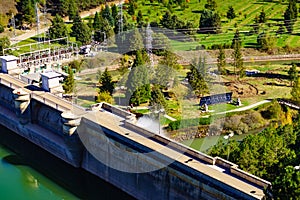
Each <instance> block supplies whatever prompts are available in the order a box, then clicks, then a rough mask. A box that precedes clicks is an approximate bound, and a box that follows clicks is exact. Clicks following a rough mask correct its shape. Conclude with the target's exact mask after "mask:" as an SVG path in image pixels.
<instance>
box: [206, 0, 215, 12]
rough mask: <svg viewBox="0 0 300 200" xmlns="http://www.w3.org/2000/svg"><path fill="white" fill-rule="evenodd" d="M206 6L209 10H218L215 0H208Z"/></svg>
mask: <svg viewBox="0 0 300 200" xmlns="http://www.w3.org/2000/svg"><path fill="white" fill-rule="evenodd" d="M204 7H205V8H206V9H208V10H212V11H214V10H216V9H217V2H216V1H215V0H207V3H206V4H205V5H204Z"/></svg>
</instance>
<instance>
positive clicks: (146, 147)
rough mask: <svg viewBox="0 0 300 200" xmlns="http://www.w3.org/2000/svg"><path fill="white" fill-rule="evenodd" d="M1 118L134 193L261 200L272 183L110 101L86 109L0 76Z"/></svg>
mask: <svg viewBox="0 0 300 200" xmlns="http://www.w3.org/2000/svg"><path fill="white" fill-rule="evenodd" d="M0 124H1V125H3V126H5V127H7V128H9V129H11V130H12V131H14V132H15V133H17V134H19V135H21V136H22V137H24V138H26V139H28V140H29V141H31V142H33V143H34V144H37V145H38V146H40V147H41V148H43V149H45V150H47V151H48V152H50V153H51V154H53V155H55V156H56V157H58V158H60V159H62V160H64V161H65V162H67V163H69V164H71V165H73V166H75V167H78V168H83V169H85V170H86V171H88V172H91V173H93V174H95V175H96V176H98V177H100V178H101V179H104V180H106V181H108V182H110V183H112V184H113V185H115V186H116V187H118V188H120V189H122V190H124V191H125V192H127V193H129V194H130V195H132V196H134V197H136V198H138V199H263V198H264V197H265V194H264V189H266V188H267V187H269V186H270V185H271V184H270V183H269V182H267V181H265V180H262V179H260V178H258V177H255V176H253V175H251V174H248V173H246V172H244V171H242V170H240V169H239V168H238V166H237V165H235V164H233V163H230V162H228V161H226V160H223V159H221V158H218V157H216V158H214V157H210V156H208V155H205V154H203V153H200V152H198V151H195V150H193V149H190V148H188V147H185V146H183V145H181V144H178V143H176V142H174V141H171V140H169V139H168V138H165V137H164V136H161V135H157V134H154V133H152V132H151V131H147V130H145V129H143V128H141V127H139V126H137V125H136V124H135V121H134V115H132V114H131V113H128V112H126V111H123V110H121V109H118V108H115V107H113V106H111V105H109V104H105V103H103V104H100V105H99V106H98V107H94V109H93V110H90V111H87V110H85V109H83V108H80V107H78V106H76V105H72V104H71V103H69V102H67V101H65V100H63V99H61V98H60V97H56V96H54V95H52V94H50V93H47V92H41V91H34V90H30V89H28V87H27V85H26V84H25V83H23V82H22V81H20V80H18V79H15V78H12V77H10V76H9V75H6V74H0Z"/></svg>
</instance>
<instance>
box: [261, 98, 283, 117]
mask: <svg viewBox="0 0 300 200" xmlns="http://www.w3.org/2000/svg"><path fill="white" fill-rule="evenodd" d="M281 111H282V110H281V106H280V104H279V103H278V102H277V101H276V102H273V103H272V104H271V105H270V106H269V107H267V108H266V109H265V110H263V111H261V115H262V117H263V118H265V119H278V118H279V117H280V113H281Z"/></svg>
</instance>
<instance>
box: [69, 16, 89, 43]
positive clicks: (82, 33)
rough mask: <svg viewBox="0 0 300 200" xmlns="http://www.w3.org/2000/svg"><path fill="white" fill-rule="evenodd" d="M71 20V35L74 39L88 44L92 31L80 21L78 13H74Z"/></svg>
mask: <svg viewBox="0 0 300 200" xmlns="http://www.w3.org/2000/svg"><path fill="white" fill-rule="evenodd" d="M73 21H74V22H73V26H72V28H71V29H72V32H71V36H73V37H75V38H76V41H78V42H80V43H82V44H84V45H85V44H89V43H90V42H91V37H92V33H91V31H90V29H89V27H88V26H87V25H86V24H85V23H84V22H82V20H81V18H80V16H79V13H77V14H76V16H75V17H74V19H73Z"/></svg>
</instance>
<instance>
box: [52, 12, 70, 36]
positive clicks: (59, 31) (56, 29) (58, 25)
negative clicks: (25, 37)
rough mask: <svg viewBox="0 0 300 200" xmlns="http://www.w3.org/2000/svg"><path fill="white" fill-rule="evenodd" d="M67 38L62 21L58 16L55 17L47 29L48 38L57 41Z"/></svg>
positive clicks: (66, 31)
mask: <svg viewBox="0 0 300 200" xmlns="http://www.w3.org/2000/svg"><path fill="white" fill-rule="evenodd" d="M67 36H68V30H67V27H66V25H65V23H64V20H63V19H62V17H61V16H60V15H58V14H57V15H56V16H55V17H54V18H53V20H52V24H51V26H50V28H49V37H50V39H57V38H63V37H67Z"/></svg>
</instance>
